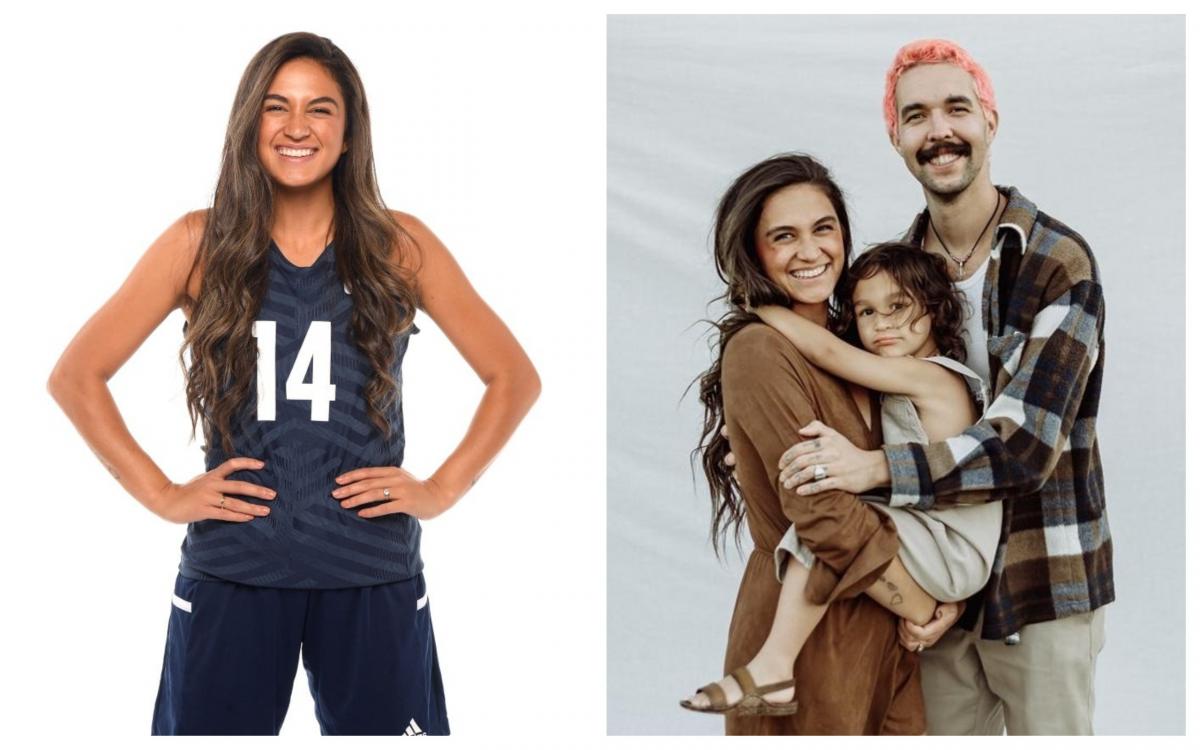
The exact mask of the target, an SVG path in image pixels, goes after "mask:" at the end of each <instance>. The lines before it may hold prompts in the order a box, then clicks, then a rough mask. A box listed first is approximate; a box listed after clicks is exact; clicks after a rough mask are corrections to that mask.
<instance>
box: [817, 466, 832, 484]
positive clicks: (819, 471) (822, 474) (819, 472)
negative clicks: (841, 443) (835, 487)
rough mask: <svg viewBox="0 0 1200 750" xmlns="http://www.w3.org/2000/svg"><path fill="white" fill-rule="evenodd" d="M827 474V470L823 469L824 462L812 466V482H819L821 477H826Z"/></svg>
mask: <svg viewBox="0 0 1200 750" xmlns="http://www.w3.org/2000/svg"><path fill="white" fill-rule="evenodd" d="M828 476H829V472H828V471H826V470H825V464H817V465H816V466H814V467H813V481H814V482H820V481H821V480H822V479H826V478H827V477H828Z"/></svg>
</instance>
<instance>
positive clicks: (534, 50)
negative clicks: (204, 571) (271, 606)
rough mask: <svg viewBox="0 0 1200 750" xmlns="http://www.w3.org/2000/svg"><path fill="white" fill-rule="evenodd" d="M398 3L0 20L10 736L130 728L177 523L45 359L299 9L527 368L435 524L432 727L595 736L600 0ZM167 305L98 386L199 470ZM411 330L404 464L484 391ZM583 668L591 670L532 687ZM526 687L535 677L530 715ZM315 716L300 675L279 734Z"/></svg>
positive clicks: (163, 628)
mask: <svg viewBox="0 0 1200 750" xmlns="http://www.w3.org/2000/svg"><path fill="white" fill-rule="evenodd" d="M389 7H392V6H391V5H390V4H376V3H345V2H341V3H338V4H337V5H336V7H334V6H333V5H331V4H327V3H326V4H316V3H294V2H291V3H287V4H276V3H271V4H263V5H262V6H261V7H260V6H259V5H257V4H249V3H237V4H234V3H215V4H214V3H211V2H208V3H204V4H202V5H187V6H185V5H183V4H179V5H175V4H171V5H169V6H157V5H155V6H150V5H147V6H143V7H138V8H133V7H128V6H121V5H116V6H114V5H112V4H110V3H105V4H98V5H82V4H81V5H79V6H77V7H70V8H68V7H57V8H47V9H44V10H41V11H39V12H38V13H37V14H36V15H26V16H24V17H22V18H20V19H15V20H14V19H11V18H10V19H6V20H5V22H4V23H3V26H4V29H5V36H6V37H7V42H6V44H5V46H4V47H3V49H2V52H0V54H2V55H3V58H2V59H0V63H2V65H0V68H2V69H3V70H4V73H3V76H4V78H3V80H4V83H5V85H4V95H5V97H6V99H7V101H8V104H9V106H8V108H7V112H6V114H5V115H4V117H3V123H2V125H3V128H4V139H3V140H4V142H5V144H6V145H7V146H8V149H7V153H6V158H5V166H6V168H5V173H6V177H5V181H6V183H7V184H6V185H5V188H4V201H3V204H4V205H3V207H4V216H5V219H4V222H3V224H4V228H5V233H4V234H5V237H4V239H5V242H4V245H5V250H6V252H5V255H4V258H5V260H4V263H5V266H6V268H5V274H4V276H5V287H4V288H5V290H6V291H5V292H4V294H3V295H2V296H3V304H4V311H3V315H4V320H5V324H4V338H5V352H6V354H5V362H4V370H5V381H4V392H5V393H6V394H7V395H8V398H7V404H6V410H5V416H4V425H5V429H4V430H3V440H4V450H3V454H4V457H5V459H4V460H5V474H6V475H10V476H11V479H12V483H11V484H10V486H9V492H8V493H6V495H7V500H8V505H7V508H6V513H5V514H4V515H5V517H4V519H3V521H2V522H0V523H2V525H0V529H2V533H3V541H2V543H0V554H3V563H2V565H0V571H2V572H3V589H2V590H3V601H4V604H3V608H4V617H3V621H4V622H3V627H4V638H3V642H4V645H5V658H4V660H3V666H2V667H0V671H2V672H3V679H2V681H3V683H4V684H5V685H6V686H7V687H8V688H10V689H11V688H13V687H17V688H19V693H18V694H16V695H13V694H11V693H10V694H9V696H7V697H6V698H5V700H4V704H5V707H4V712H5V719H4V734H5V736H6V737H8V738H12V737H13V736H14V735H15V736H18V737H20V736H25V735H27V736H29V737H33V736H35V735H43V734H51V735H57V736H60V737H63V738H66V739H71V740H72V742H73V744H74V743H79V742H80V741H82V740H84V739H85V738H86V739H93V740H94V739H96V738H106V737H112V738H138V737H143V736H145V735H147V734H148V733H149V730H150V720H151V712H152V709H153V705H154V699H155V695H156V691H157V687H158V681H159V672H160V669H161V666H162V658H163V647H164V643H165V638H166V632H167V620H168V617H169V615H170V611H171V594H172V586H173V582H174V579H175V574H176V568H177V564H178V560H179V545H180V542H181V541H182V539H183V535H184V531H185V527H183V526H176V525H171V524H168V523H166V522H164V521H162V520H161V519H159V518H157V517H156V516H154V515H152V514H151V513H149V512H148V511H146V510H145V509H144V508H143V507H142V506H141V505H140V504H139V503H137V502H136V501H134V500H133V499H131V498H130V497H129V496H128V495H126V494H125V493H124V491H123V490H122V489H121V488H120V487H119V486H118V485H117V484H116V482H114V481H113V479H112V478H111V477H110V476H109V475H108V473H107V472H106V471H105V470H104V469H103V468H102V467H101V466H100V464H99V462H97V460H96V459H95V457H93V455H92V454H91V452H90V451H89V450H88V449H87V447H86V445H85V443H84V442H83V440H82V439H81V438H79V436H78V435H77V434H76V432H75V431H74V429H73V428H72V426H71V424H70V422H69V421H68V420H67V419H66V418H65V416H64V415H63V414H62V413H61V412H60V411H59V410H58V408H57V406H56V404H55V403H54V402H53V400H52V399H51V398H50V397H49V395H48V394H47V393H46V389H45V382H46V378H47V376H48V375H49V374H50V370H51V367H52V366H53V364H54V362H55V360H56V359H57V357H58V355H59V353H60V352H61V351H62V349H63V348H64V347H65V346H66V344H67V343H68V341H69V340H70V338H71V337H72V336H73V335H74V334H75V332H76V331H77V330H78V328H79V327H80V326H81V325H82V324H83V323H84V321H85V320H86V319H87V317H88V316H90V315H91V314H92V312H94V311H95V310H96V309H97V308H98V307H99V306H100V305H101V304H102V303H103V302H104V300H105V299H107V298H108V296H109V295H111V294H112V293H113V292H114V291H115V290H116V289H117V287H118V285H119V284H120V283H121V281H122V280H123V279H124V277H125V276H126V274H127V273H128V272H129V270H130V269H131V268H132V266H133V264H134V263H135V261H136V260H137V259H138V258H139V257H140V255H141V254H142V252H144V250H145V249H146V247H148V246H149V244H150V243H151V242H152V241H153V240H154V238H155V237H156V236H158V234H159V233H160V232H162V230H163V229H165V228H166V227H167V226H168V225H169V224H170V223H171V222H172V221H173V220H175V219H176V218H177V217H178V216H180V215H181V214H183V213H184V212H185V211H188V210H191V209H196V208H200V207H203V206H206V205H209V202H210V200H211V192H212V189H213V186H214V184H215V181H216V177H217V170H218V166H219V157H220V151H221V145H222V139H223V137H224V133H225V126H226V119H227V117H228V114H229V110H230V106H231V104H232V102H233V95H234V91H235V88H236V86H237V83H238V79H239V77H240V76H241V73H242V70H243V69H244V67H245V65H246V64H247V63H248V62H249V60H250V58H251V56H252V55H253V54H254V53H255V52H256V51H257V50H258V49H259V48H260V47H261V46H262V45H264V44H266V43H267V42H268V41H270V40H271V39H273V38H275V37H276V36H278V35H280V34H283V33H286V32H290V31H296V30H308V31H314V32H317V33H319V34H322V35H324V36H327V37H329V38H331V39H332V40H333V41H334V43H335V44H337V45H338V46H340V47H341V48H342V50H343V51H345V52H346V54H347V55H349V57H350V58H351V60H352V61H353V62H354V64H355V66H356V67H357V68H358V70H359V72H360V74H361V76H362V78H363V80H364V83H365V86H366V91H367V96H368V101H369V103H370V108H371V114H372V125H373V133H374V147H375V157H376V167H377V172H378V174H379V178H380V182H381V188H382V192H383V195H384V198H385V200H386V201H387V203H388V205H389V206H390V207H392V208H397V209H401V210H404V211H407V212H410V213H413V214H415V215H416V216H418V217H420V218H421V219H422V220H423V221H424V222H425V223H426V224H428V225H429V226H430V227H431V228H432V229H433V230H434V231H435V232H436V233H437V234H438V235H439V236H440V237H441V239H442V240H443V241H444V242H445V243H446V245H447V246H448V247H449V248H450V250H451V252H452V253H454V254H455V256H456V258H457V259H458V261H459V262H460V264H461V265H462V266H463V268H464V269H465V271H466V273H467V275H468V277H469V278H470V279H471V281H472V282H473V283H474V285H475V286H476V288H477V289H478V290H479V292H480V293H481V294H482V296H483V298H484V299H485V300H486V301H487V302H488V303H490V304H491V306H492V307H493V308H494V309H495V310H496V311H497V313H498V314H499V315H500V316H501V317H502V318H503V319H504V320H505V322H506V323H507V324H508V325H509V327H510V328H511V329H512V330H513V332H514V333H515V334H516V336H517V338H518V339H519V340H520V341H521V343H522V344H523V345H524V347H525V348H526V350H527V351H528V353H529V355H530V357H531V359H532V360H533V362H534V364H535V366H536V367H537V368H538V370H539V373H540V375H541V378H542V381H543V392H542V396H541V399H540V401H539V402H538V403H537V404H536V405H535V406H534V408H533V411H532V412H531V413H530V415H529V417H528V418H527V419H526V421H525V422H524V423H523V424H522V425H521V427H520V429H519V430H518V432H517V434H516V435H515V437H514V438H513V439H512V441H511V442H510V443H509V444H508V446H507V447H506V448H505V449H504V450H503V451H502V452H501V454H500V455H499V457H498V458H497V459H496V461H495V462H494V463H493V465H492V466H491V468H490V469H489V470H488V472H487V473H486V474H485V475H484V477H483V478H482V479H481V480H480V481H479V483H478V484H477V485H476V486H475V487H474V488H473V489H472V490H471V492H470V493H469V494H468V495H467V496H466V497H465V498H464V499H463V500H462V501H461V502H460V503H459V504H458V505H457V506H456V507H455V508H453V509H452V510H451V511H450V512H449V513H447V514H446V515H444V516H442V517H441V518H438V519H436V520H434V521H432V522H428V523H426V524H424V528H425V535H424V543H423V554H424V559H425V565H426V567H425V575H426V580H427V583H428V589H429V592H430V606H431V608H432V612H433V622H434V627H435V631H436V637H437V643H438V651H439V656H440V659H441V667H442V673H443V677H444V680H445V684H446V694H447V704H448V710H449V718H450V725H451V730H452V731H453V732H454V733H456V734H457V735H460V736H462V737H466V738H469V737H474V738H476V741H478V740H479V739H480V738H488V737H498V738H507V739H508V740H517V741H519V740H520V739H521V738H522V737H525V736H527V735H529V734H531V733H533V734H537V735H543V736H546V735H548V736H565V735H569V734H576V733H585V734H589V735H591V736H601V735H602V734H603V731H604V729H603V718H602V709H601V708H600V706H602V704H603V700H604V697H603V692H602V685H603V681H602V680H600V681H597V680H596V679H595V676H596V675H602V674H603V669H604V667H603V660H602V656H601V652H600V644H602V643H603V635H602V634H603V621H604V617H603V611H604V609H603V608H604V597H603V583H602V582H603V574H604V573H603V563H602V560H603V554H604V553H603V531H602V529H603V527H604V524H603V519H604V505H603V476H604V473H603V451H604V447H603V442H602V436H603V430H604V411H603V409H604V384H603V368H604V355H605V351H604V328H603V326H604V318H603V315H604V288H603V274H604V244H603V239H602V238H603V232H604V227H603V206H604V183H603V169H604V167H603V151H604V141H603V133H602V131H601V130H600V128H599V123H602V122H603V119H604V98H603V87H604V79H603V69H602V61H603V55H604V49H603V17H602V16H599V15H595V16H593V17H591V18H587V17H585V16H583V15H575V16H571V17H557V16H553V15H545V14H542V15H540V16H538V17H536V18H532V19H531V18H530V17H528V16H524V17H522V16H518V15H512V14H509V13H507V12H505V13H501V12H487V11H481V10H479V9H473V10H472V11H471V12H455V10H454V9H446V10H444V11H443V12H441V13H439V14H436V15H434V14H430V13H412V12H401V11H400V10H398V9H393V10H386V9H387V8H389ZM542 28H553V29H554V30H556V33H548V34H541V33H535V32H537V31H538V30H539V29H542ZM182 324H183V318H182V315H181V314H180V313H178V312H176V313H174V314H172V315H171V317H170V318H168V320H167V321H166V322H165V323H164V324H163V325H162V326H161V327H160V328H159V329H158V330H157V331H156V332H155V333H154V334H153V335H152V336H151V338H150V339H149V340H148V341H147V342H146V343H145V344H144V346H143V347H142V348H141V349H140V350H139V351H138V352H137V353H136V354H135V355H134V356H133V357H132V358H131V360H130V361H129V362H128V363H127V364H126V365H125V367H124V368H123V369H122V370H121V371H120V372H119V373H118V374H117V375H116V376H115V377H114V378H113V380H112V381H111V383H110V387H111V389H112V391H113V394H114V396H115V398H116V401H117V404H118V406H119V407H120V409H121V411H122V414H123V415H124V417H125V419H126V422H127V424H128V426H129V428H130V430H131V432H132V433H133V435H134V436H135V438H136V439H137V440H138V441H139V443H140V444H141V445H142V446H143V447H144V448H145V449H146V450H147V452H148V453H149V454H150V455H151V457H152V458H154V459H155V461H157V462H158V463H159V465H160V466H161V467H162V468H163V469H164V471H165V472H166V473H167V474H168V476H170V477H171V478H172V479H173V480H175V481H186V480H187V479H190V478H191V477H192V476H194V475H195V474H197V473H199V472H201V471H203V456H202V453H201V450H200V447H199V446H200V441H199V440H198V441H197V442H194V443H189V442H188V436H189V435H188V433H189V426H190V425H189V422H188V419H187V414H186V407H185V402H184V399H183V393H182V385H183V376H182V373H181V371H180V369H179V366H178V364H177V360H176V355H177V350H178V347H179V344H180V342H181V333H180V329H181V327H182ZM418 325H420V327H421V328H422V332H421V333H420V335H418V336H415V337H414V338H413V339H412V342H411V345H410V348H409V350H408V354H407V358H406V360H405V382H404V398H405V416H406V427H407V434H408V449H407V455H406V460H405V467H406V468H408V469H409V470H411V471H413V472H414V473H416V474H418V475H419V476H426V475H428V474H429V473H431V472H432V471H433V470H434V469H435V468H436V466H437V465H438V464H439V463H440V462H441V461H442V459H443V458H444V457H445V456H446V455H447V454H448V453H449V452H450V451H451V450H452V449H453V448H454V446H455V445H456V444H457V442H458V440H459V439H460V438H461V437H462V435H463V433H464V432H465V430H466V427H467V424H468V421H469V419H470V417H471V415H472V413H473V412H474V409H475V407H476V405H477V403H478V400H479V398H480V396H481V395H482V393H483V388H482V385H481V384H480V383H479V381H478V380H477V378H476V377H475V376H474V374H473V373H472V372H471V370H470V369H469V367H468V366H467V365H466V363H465V362H464V361H463V360H462V359H461V358H460V357H459V356H458V354H457V353H456V352H455V351H454V349H453V348H452V347H451V346H450V344H449V343H448V342H447V340H446V339H445V337H444V336H443V335H442V334H441V332H440V331H438V329H437V326H436V325H434V324H433V323H432V321H430V320H429V319H428V318H426V317H425V316H424V315H420V316H418ZM572 530H574V531H572ZM568 532H569V533H568ZM580 644H587V647H586V648H580V647H579V646H580ZM580 670H583V671H584V673H586V674H590V675H592V676H593V678H592V679H591V680H590V681H587V682H583V683H581V684H579V685H577V687H575V688H574V689H572V690H570V691H567V690H559V689H557V688H555V689H549V690H548V689H547V687H553V686H557V685H564V686H565V685H570V684H574V683H577V682H579V681H578V679H577V677H576V675H577V674H578V673H579V672H580ZM521 693H527V694H534V693H536V696H537V701H538V704H539V705H540V706H541V707H542V709H541V711H540V712H539V714H538V716H537V717H536V721H534V720H533V719H532V717H531V715H530V712H529V711H528V710H527V708H525V707H523V706H522V704H521V702H520V701H519V700H518V698H519V694H521ZM581 698H582V699H581ZM318 731H319V729H318V726H317V723H316V720H315V718H314V715H313V710H312V699H311V698H310V697H309V695H308V689H307V684H306V679H305V675H304V670H303V669H300V670H299V671H298V674H297V683H296V690H295V694H294V697H293V700H292V703H291V707H290V710H289V712H288V716H287V720H286V722H285V724H284V726H283V734H284V735H285V736H288V737H291V738H297V737H312V736H315V735H317V733H318Z"/></svg>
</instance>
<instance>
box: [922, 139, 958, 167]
mask: <svg viewBox="0 0 1200 750" xmlns="http://www.w3.org/2000/svg"><path fill="white" fill-rule="evenodd" d="M941 154H956V155H958V156H970V155H971V147H970V146H968V145H967V144H965V143H939V144H937V145H936V146H930V147H929V148H926V149H922V150H920V151H918V152H917V163H918V164H926V163H928V162H929V160H930V159H932V158H934V157H935V156H939V155H941Z"/></svg>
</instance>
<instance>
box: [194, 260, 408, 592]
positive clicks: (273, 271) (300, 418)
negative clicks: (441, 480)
mask: <svg viewBox="0 0 1200 750" xmlns="http://www.w3.org/2000/svg"><path fill="white" fill-rule="evenodd" d="M268 253H269V255H270V262H269V273H268V285H267V294H266V297H265V298H264V299H263V300H262V304H261V307H260V309H259V313H258V316H257V319H256V322H255V324H254V335H255V340H256V343H257V345H258V368H257V377H256V382H255V387H254V388H253V392H252V396H251V398H252V401H253V403H249V404H246V408H244V409H243V410H242V412H241V415H240V416H239V417H238V418H237V419H236V420H235V423H234V428H233V434H232V438H233V447H234V451H233V453H232V454H227V453H225V451H224V450H222V448H221V444H220V440H219V439H214V440H210V441H209V442H210V445H208V446H207V447H206V452H205V466H206V468H207V469H208V470H210V471H211V470H212V469H214V468H216V467H217V466H219V465H220V464H221V463H222V462H224V461H225V460H226V459H228V458H231V457H233V456H248V457H250V458H257V459H261V460H262V461H264V462H265V463H266V466H265V467H264V468H262V469H259V470H256V471H236V472H233V473H232V474H230V475H229V478H230V479H235V480H243V481H247V482H253V483H255V484H259V485H263V486H266V487H271V488H273V489H274V490H275V491H276V493H277V494H276V497H275V499H274V500H270V501H264V500H259V499H256V498H250V497H244V496H237V497H238V498H239V499H241V500H245V501H247V502H252V503H258V504H262V505H266V506H267V507H269V508H270V509H271V513H270V515H268V516H265V517H262V518H257V517H256V518H254V519H252V520H250V521H246V522H233V521H215V520H210V521H198V522H195V523H191V524H188V531H187V537H186V538H185V539H184V542H183V559H182V561H181V563H180V566H179V571H180V573H181V574H182V575H184V576H185V577H189V578H198V579H201V580H204V579H209V578H218V579H223V580H227V581H234V582H237V583H244V584H248V585H252V586H274V587H279V588H322V589H331V588H344V587H350V586H370V585H375V584H380V583H389V582H393V581H399V580H403V579H406V578H411V577H413V576H415V575H417V574H418V573H420V572H421V555H420V540H421V527H420V525H419V524H418V522H417V520H416V519H415V518H413V517H412V516H409V515H405V514H390V515H386V516H382V517H379V518H360V517H359V516H358V515H357V514H358V512H359V511H360V510H362V507H363V506H359V507H357V508H351V509H345V508H342V507H341V505H339V501H338V500H337V499H336V498H334V497H333V496H332V495H331V493H332V491H333V490H334V489H335V488H336V487H337V486H338V485H337V483H336V482H335V481H334V478H335V477H337V476H339V475H341V474H344V473H345V472H347V471H350V470H352V469H358V468H363V467H368V466H400V465H401V463H402V462H403V460H404V414H403V409H402V406H401V404H400V399H399V397H397V399H396V402H395V405H394V406H393V407H392V408H391V409H390V410H389V412H388V413H387V415H386V416H387V419H388V423H389V424H390V425H391V435H390V436H389V437H386V438H385V437H384V434H383V433H382V431H381V430H380V429H379V428H378V427H377V426H376V425H375V424H374V423H373V422H372V421H371V419H370V418H369V416H368V411H367V402H366V399H365V397H364V390H365V388H366V385H367V383H368V382H369V379H370V376H371V373H372V368H371V365H370V362H369V360H368V359H367V357H366V356H365V355H364V354H363V353H362V352H361V351H360V350H359V349H358V347H357V346H356V345H355V343H354V341H353V338H352V336H351V329H350V317H351V312H352V309H353V303H352V298H351V292H352V289H351V288H350V287H349V286H346V285H344V284H343V283H342V281H341V279H339V278H338V274H337V269H336V263H335V261H334V246H333V245H332V244H331V245H330V246H329V247H326V248H325V250H324V251H323V252H322V254H321V256H320V257H319V258H318V259H317V261H316V263H314V264H313V265H311V266H308V267H304V268H302V267H299V266H295V265H293V264H292V263H291V262H290V261H288V260H287V258H285V257H284V255H283V253H282V252H280V250H279V248H278V247H277V246H276V245H275V243H274V242H271V247H270V249H269V251H268ZM415 332H416V327H415V326H414V327H413V328H411V329H409V330H408V331H405V333H403V334H402V335H401V336H399V337H398V338H397V339H396V342H395V346H396V359H395V362H394V364H393V373H392V374H393V375H394V377H395V378H396V380H397V382H398V383H399V381H400V364H401V361H402V360H403V358H404V352H405V350H406V349H407V348H408V338H409V335H410V333H415Z"/></svg>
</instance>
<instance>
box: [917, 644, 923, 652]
mask: <svg viewBox="0 0 1200 750" xmlns="http://www.w3.org/2000/svg"><path fill="white" fill-rule="evenodd" d="M924 650H925V644H924V643H918V644H917V653H918V654H919V653H921V652H922V651H924Z"/></svg>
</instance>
